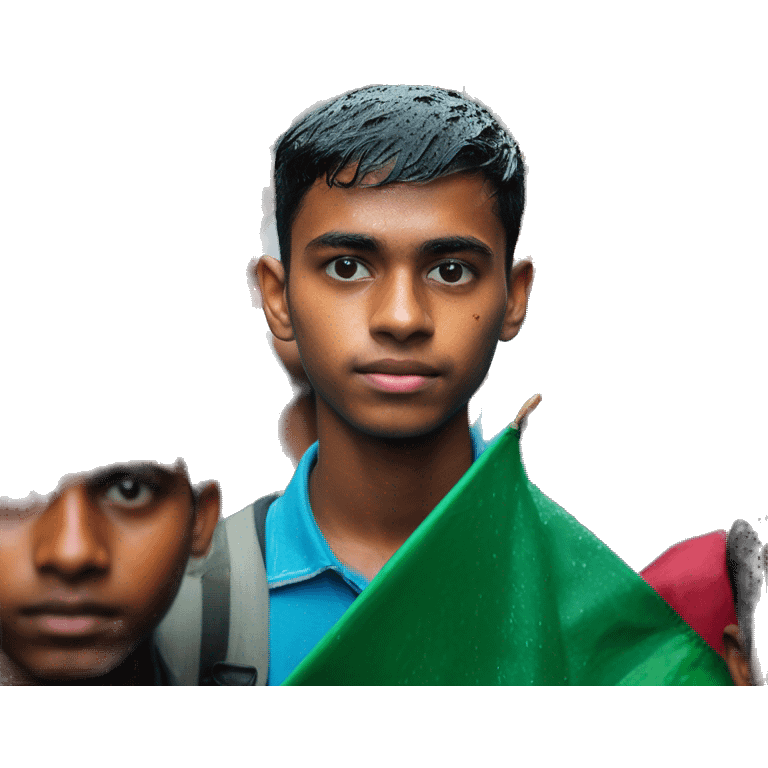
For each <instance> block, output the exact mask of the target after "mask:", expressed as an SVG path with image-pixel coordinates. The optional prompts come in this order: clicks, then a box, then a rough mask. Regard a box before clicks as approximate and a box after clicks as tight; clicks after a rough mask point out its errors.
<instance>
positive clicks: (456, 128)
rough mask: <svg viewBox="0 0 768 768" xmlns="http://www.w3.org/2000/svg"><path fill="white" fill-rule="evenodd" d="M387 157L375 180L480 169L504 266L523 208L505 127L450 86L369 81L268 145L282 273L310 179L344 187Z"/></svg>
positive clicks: (514, 148)
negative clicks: (348, 175)
mask: <svg viewBox="0 0 768 768" xmlns="http://www.w3.org/2000/svg"><path fill="white" fill-rule="evenodd" d="M353 163H356V164H357V168H356V172H355V177H354V178H353V179H352V180H351V181H349V182H347V183H342V182H340V181H339V180H338V179H337V174H338V173H339V171H341V170H343V169H344V168H347V167H348V166H350V165H351V164H353ZM390 165H391V166H392V168H391V170H390V172H389V174H388V175H387V177H386V178H385V179H384V180H383V181H381V182H379V183H378V184H377V185H375V186H379V185H380V184H391V183H393V182H427V181H432V180H433V179H438V178H440V177H443V176H447V175H449V174H451V173H458V172H460V171H465V172H480V173H482V174H483V175H484V176H485V177H486V178H487V179H488V181H490V182H491V183H492V184H493V186H494V187H495V196H496V205H497V212H498V214H499V217H500V219H501V222H502V224H503V226H504V230H505V233H506V262H507V270H509V268H510V267H511V265H512V257H513V254H514V251H515V245H516V244H517V238H518V236H519V234H520V225H521V223H522V218H523V210H524V208H525V170H526V169H525V162H524V160H523V156H522V153H521V152H520V148H519V146H518V144H517V142H516V141H515V139H514V138H513V137H512V135H511V134H510V132H509V131H508V130H507V128H506V127H505V126H504V125H502V123H501V122H500V121H499V120H498V118H496V117H495V116H494V115H493V114H492V113H491V112H490V110H488V109H487V108H486V107H485V106H484V105H482V104H480V103H479V102H477V101H474V100H472V99H470V98H468V97H467V96H466V95H464V94H461V93H458V92H457V91H448V90H444V89H442V88H436V87H434V86H429V85H370V86H367V87H366V88H359V89H357V90H354V91H350V92H349V93H345V94H342V95H341V96H338V97H337V98H335V99H332V100H331V101H328V102H325V103H323V104H321V105H320V106H317V107H315V108H313V109H312V110H311V111H309V112H308V113H307V114H305V115H303V116H302V117H301V118H299V119H298V120H297V121H296V122H295V123H294V125H292V126H291V128H289V129H288V131H286V133H284V134H283V135H282V136H281V137H280V139H279V140H278V142H277V144H276V146H275V167H274V178H275V219H276V223H277V237H278V242H279V245H280V254H281V258H282V261H283V264H284V266H285V270H286V274H287V273H288V269H289V264H290V253H291V227H292V226H293V222H294V221H295V219H296V215H297V213H298V211H299V207H300V205H301V201H302V199H303V198H304V195H305V194H306V193H307V191H308V190H309V189H310V187H311V186H312V185H313V184H314V183H315V181H316V180H317V179H318V178H320V177H321V176H325V179H326V181H327V183H328V186H329V187H332V186H334V185H336V186H340V187H352V186H354V185H355V184H357V183H359V181H360V180H361V179H363V178H364V177H365V176H366V174H368V173H370V172H372V171H377V170H380V169H382V168H388V167H389V166H390Z"/></svg>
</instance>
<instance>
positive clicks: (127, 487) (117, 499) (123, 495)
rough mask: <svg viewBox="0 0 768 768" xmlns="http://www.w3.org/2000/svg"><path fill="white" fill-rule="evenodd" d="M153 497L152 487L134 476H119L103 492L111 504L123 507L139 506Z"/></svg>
mask: <svg viewBox="0 0 768 768" xmlns="http://www.w3.org/2000/svg"><path fill="white" fill-rule="evenodd" d="M153 497H154V489H152V488H151V487H150V486H149V485H147V483H145V482H142V481H141V480H139V479H138V478H136V477H130V476H128V477H121V478H120V479H118V480H116V481H115V482H114V483H113V484H112V485H111V486H109V488H107V491H106V493H105V498H106V499H107V501H109V502H110V503H112V504H116V505H118V506H123V507H130V508H134V507H141V506H143V505H144V504H148V503H149V502H150V501H151V500H152V498H153Z"/></svg>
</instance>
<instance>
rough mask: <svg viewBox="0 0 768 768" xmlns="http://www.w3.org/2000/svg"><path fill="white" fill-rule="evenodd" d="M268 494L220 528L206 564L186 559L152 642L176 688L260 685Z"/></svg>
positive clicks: (264, 656) (265, 639)
mask: <svg viewBox="0 0 768 768" xmlns="http://www.w3.org/2000/svg"><path fill="white" fill-rule="evenodd" d="M279 495H280V494H277V493H275V494H270V495H269V496H264V497H262V498H261V499H259V500H258V501H256V502H254V503H253V504H250V505H249V506H247V507H246V508H245V509H241V510H240V511H239V512H237V513H236V514H234V515H231V516H230V517H227V518H225V519H224V520H222V521H220V522H219V524H218V525H217V526H216V531H215V532H214V536H213V541H212V544H211V549H210V551H209V553H208V555H207V556H206V557H205V558H202V559H198V560H190V563H189V566H188V568H187V572H186V574H185V576H184V578H183V580H182V584H181V587H180V589H179V593H178V595H177V597H176V599H175V600H174V602H173V604H172V605H171V608H170V609H169V611H168V613H167V614H166V616H165V618H164V619H163V621H162V622H161V623H160V625H159V626H158V628H157V630H156V631H155V642H156V644H157V646H158V648H159V650H160V652H161V654H162V657H163V659H164V660H165V662H166V664H167V665H168V667H169V668H170V669H171V671H172V674H173V678H174V679H175V680H176V682H177V683H178V684H179V685H198V684H199V685H266V682H267V675H268V669H269V590H268V587H267V574H266V568H265V564H264V563H265V553H266V542H265V529H266V516H267V511H268V510H269V506H270V505H271V504H272V502H273V501H275V499H277V498H278V496H279Z"/></svg>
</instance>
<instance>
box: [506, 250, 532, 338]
mask: <svg viewBox="0 0 768 768" xmlns="http://www.w3.org/2000/svg"><path fill="white" fill-rule="evenodd" d="M532 284H533V264H531V262H530V261H518V262H517V263H516V264H513V265H512V271H511V272H510V274H509V280H508V290H507V311H506V313H505V315H504V322H503V324H502V326H501V334H500V335H499V340H500V341H510V340H511V339H514V338H515V336H517V334H518V331H519V330H520V326H521V325H522V324H523V320H525V313H526V311H527V309H528V296H530V294H531V285H532Z"/></svg>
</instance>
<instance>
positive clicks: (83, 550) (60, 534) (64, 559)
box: [34, 485, 109, 579]
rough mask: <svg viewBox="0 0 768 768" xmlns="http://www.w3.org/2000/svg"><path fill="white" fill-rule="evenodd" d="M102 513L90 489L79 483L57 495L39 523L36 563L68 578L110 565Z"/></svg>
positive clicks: (84, 574)
mask: <svg viewBox="0 0 768 768" xmlns="http://www.w3.org/2000/svg"><path fill="white" fill-rule="evenodd" d="M100 518H101V513H100V512H99V510H98V509H97V508H96V507H95V506H94V505H93V503H92V501H91V499H90V498H89V496H88V493H87V490H86V489H85V488H84V487H83V486H81V485H76V486H73V487H70V488H67V489H65V490H64V491H63V492H62V493H61V494H59V495H58V496H57V497H55V498H54V500H53V501H52V502H51V504H50V505H49V506H48V508H47V509H46V511H45V512H44V513H43V514H42V515H41V516H40V518H39V519H38V520H37V523H36V526H35V532H34V534H35V565H36V567H37V568H38V569H39V570H41V571H49V572H55V573H57V574H59V575H60V576H63V577H65V578H67V579H72V578H79V577H82V576H92V575H93V574H94V573H97V572H104V571H106V570H107V569H108V567H109V550H108V547H107V544H106V541H105V537H104V531H103V530H102V528H103V521H102V520H101V519H100Z"/></svg>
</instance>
